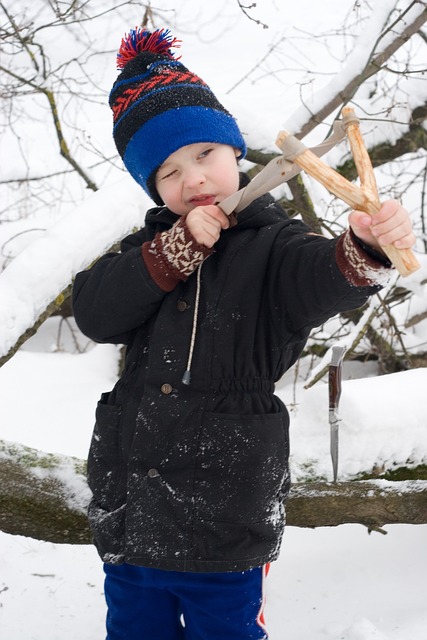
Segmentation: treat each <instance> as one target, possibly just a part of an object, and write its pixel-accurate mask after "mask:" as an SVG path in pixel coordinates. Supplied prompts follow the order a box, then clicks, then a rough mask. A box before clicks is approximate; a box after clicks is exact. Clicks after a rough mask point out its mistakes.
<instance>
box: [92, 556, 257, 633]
mask: <svg viewBox="0 0 427 640" xmlns="http://www.w3.org/2000/svg"><path fill="white" fill-rule="evenodd" d="M104 570H105V574H106V578H105V598H106V601H107V606H108V614H107V640H153V639H155V640H255V639H256V640H261V639H266V638H267V633H266V631H265V626H264V619H263V607H264V596H263V583H264V576H265V568H263V567H260V568H255V569H251V570H250V571H244V572H236V573H182V572H178V571H162V570H160V569H147V568H145V567H136V566H133V565H128V564H122V565H109V564H106V565H104Z"/></svg>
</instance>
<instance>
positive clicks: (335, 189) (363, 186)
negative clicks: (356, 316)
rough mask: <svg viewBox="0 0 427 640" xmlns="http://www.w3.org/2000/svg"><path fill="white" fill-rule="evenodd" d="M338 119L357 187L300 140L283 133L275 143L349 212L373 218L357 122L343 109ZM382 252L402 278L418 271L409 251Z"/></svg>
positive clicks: (374, 200) (374, 196) (376, 206)
mask: <svg viewBox="0 0 427 640" xmlns="http://www.w3.org/2000/svg"><path fill="white" fill-rule="evenodd" d="M342 116H343V124H344V127H345V129H346V133H347V137H348V140H349V143H350V148H351V152H352V155H353V159H354V162H355V165H356V169H357V173H358V175H359V179H360V187H358V186H357V185H355V184H353V183H352V182H349V181H348V180H347V179H346V178H344V177H343V176H341V175H340V174H339V173H337V172H336V171H335V170H334V169H332V168H331V167H328V165H326V164H325V163H324V162H323V161H322V160H321V159H320V158H319V157H317V156H316V155H315V154H314V153H313V152H312V151H310V149H307V147H306V146H305V145H304V144H303V143H302V142H301V141H300V140H298V139H297V138H295V136H292V135H291V134H289V133H288V132H287V131H281V132H280V133H279V135H278V137H277V140H276V144H277V146H278V147H279V148H280V149H281V150H282V151H283V154H284V156H285V158H286V159H287V160H291V161H292V162H294V163H295V164H297V165H298V166H300V167H301V168H302V169H304V171H306V173H308V174H309V175H311V176H312V177H313V178H315V179H316V180H318V181H319V182H320V183H321V184H323V186H325V187H326V189H328V191H330V192H331V193H333V194H334V195H335V196H337V197H338V198H340V199H341V200H344V202H346V203H347V204H348V205H350V206H351V207H352V208H353V209H357V210H358V211H364V212H365V213H368V214H370V215H374V214H375V213H377V212H378V211H379V210H380V208H381V203H380V200H379V197H378V189H377V184H376V180H375V176H374V172H373V168H372V163H371V160H370V158H369V155H368V152H367V150H366V147H365V144H364V142H363V138H362V135H361V132H360V129H359V119H358V118H357V116H356V115H355V112H354V109H352V108H351V107H344V109H343V111H342ZM382 250H383V251H384V253H385V254H386V255H387V257H388V258H389V260H390V261H391V262H392V263H393V265H394V266H395V267H396V269H397V270H398V272H399V273H400V275H402V276H408V275H410V274H411V273H413V272H414V271H416V270H417V269H419V268H420V263H419V262H418V260H417V258H416V257H415V255H414V253H413V252H412V250H411V249H397V248H396V247H394V246H393V245H387V246H383V247H382Z"/></svg>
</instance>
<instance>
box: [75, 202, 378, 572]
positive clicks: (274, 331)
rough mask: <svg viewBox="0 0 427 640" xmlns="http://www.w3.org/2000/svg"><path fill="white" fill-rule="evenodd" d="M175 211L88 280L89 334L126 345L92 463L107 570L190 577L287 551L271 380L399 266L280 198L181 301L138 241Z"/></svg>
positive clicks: (96, 521)
mask: <svg viewBox="0 0 427 640" xmlns="http://www.w3.org/2000/svg"><path fill="white" fill-rule="evenodd" d="M177 219H178V216H176V215H175V214H173V213H171V212H170V211H168V210H167V209H165V208H155V209H152V210H150V211H149V212H148V214H147V218H146V226H145V227H144V228H143V229H142V230H140V231H139V232H137V233H135V234H133V235H131V236H129V237H128V238H126V239H125V240H124V241H123V242H122V248H121V252H120V253H110V254H108V255H106V256H104V257H102V258H101V259H100V260H99V261H98V262H97V263H96V264H95V265H94V266H93V267H92V268H91V269H89V270H87V271H84V272H82V273H80V274H78V275H77V277H76V281H75V286H74V294H73V305H74V314H75V318H76V321H77V324H78V325H79V327H80V328H81V330H82V331H83V332H84V333H85V334H86V335H87V336H89V337H91V338H92V339H94V340H95V341H98V342H111V343H116V344H122V343H123V344H125V345H126V346H127V349H126V361H125V366H124V370H123V373H122V374H121V377H120V379H119V381H118V382H117V384H116V385H115V387H114V389H113V390H112V391H111V392H109V393H104V394H103V395H102V397H101V399H100V401H99V403H98V406H97V410H96V425H95V428H94V433H93V438H92V442H91V448H90V453H89V460H88V481H89V485H90V488H91V490H92V493H93V499H92V501H91V504H90V507H89V519H90V523H91V527H92V531H93V535H94V541H95V544H96V546H97V548H98V551H99V553H100V556H101V557H102V559H103V560H104V561H105V562H110V563H122V562H128V563H132V564H137V565H143V566H147V567H157V568H160V569H168V570H178V571H209V572H211V571H244V570H247V569H249V568H251V567H255V566H260V565H263V564H265V563H266V562H269V561H272V560H274V559H275V558H277V556H278V552H279V547H280V543H281V538H282V533H283V529H284V523H285V514H284V503H285V499H286V496H287V493H288V490H289V471H288V455H289V441H288V423H289V418H288V413H287V411H286V408H285V406H284V405H283V403H282V402H281V401H280V400H279V399H278V398H277V397H276V396H275V395H274V384H275V382H276V381H277V380H279V378H280V377H281V376H282V375H283V373H284V372H285V371H286V370H287V369H288V368H289V367H290V366H291V365H292V364H293V363H294V362H295V360H296V359H297V358H298V356H299V355H300V353H301V351H302V349H303V347H304V344H305V342H306V340H307V337H308V334H309V332H310V330H311V329H312V328H313V327H316V326H319V325H321V324H322V323H323V322H325V321H326V320H327V319H328V318H330V317H332V316H334V315H335V314H337V313H339V312H341V311H344V310H348V309H353V308H356V307H359V306H361V305H362V304H363V303H364V302H365V301H366V300H367V298H368V296H369V295H371V294H373V293H375V292H376V291H378V290H379V289H380V286H379V284H378V282H380V280H381V276H382V275H383V274H384V272H385V271H387V269H386V267H385V266H384V265H382V264H381V262H379V261H377V260H375V258H374V257H373V256H370V255H369V254H367V253H365V252H364V251H363V249H362V248H361V247H360V246H359V245H358V243H357V242H356V241H355V240H354V239H352V237H351V234H350V233H349V232H346V233H345V234H344V235H343V236H341V237H340V238H339V239H333V240H328V239H325V238H324V237H321V236H317V235H315V234H312V233H310V231H309V229H308V228H307V227H306V226H305V225H304V224H303V223H302V222H300V221H297V220H291V219H289V218H288V217H287V216H286V214H284V213H283V210H282V209H281V207H279V206H278V205H277V204H276V203H275V202H274V200H273V198H272V197H271V196H270V195H269V194H267V195H266V196H263V197H262V198H259V199H258V200H256V201H255V202H254V203H253V204H252V205H250V206H249V207H248V208H247V209H245V211H243V212H242V213H240V214H239V216H238V224H237V226H235V227H232V228H230V229H228V230H226V231H224V232H222V234H221V236H220V239H219V241H218V242H217V243H216V245H215V253H214V254H213V255H211V256H210V257H209V258H207V259H206V260H205V261H204V263H203V268H202V270H201V290H200V294H201V295H200V301H199V309H198V315H197V321H196V326H195V329H196V335H195V342H194V353H193V359H192V371H191V384H190V385H185V384H183V382H182V376H183V373H184V371H185V369H186V366H187V360H188V356H189V349H190V343H191V336H192V331H193V322H194V319H195V313H194V311H195V309H194V306H195V301H196V281H197V273H193V274H192V275H191V276H190V277H189V278H188V279H187V280H186V281H184V282H180V283H179V284H178V285H177V286H176V287H175V288H174V289H173V290H172V291H171V292H169V293H165V292H164V291H162V290H161V289H160V288H159V287H158V286H157V285H156V284H155V283H154V281H153V279H152V278H151V276H150V274H149V272H148V270H147V268H146V265H145V263H144V260H143V258H142V254H141V245H142V244H143V243H144V242H146V241H151V240H152V239H153V238H154V236H155V234H156V233H157V232H161V231H164V230H166V229H169V228H170V227H171V226H172V224H173V223H174V222H176V220H177Z"/></svg>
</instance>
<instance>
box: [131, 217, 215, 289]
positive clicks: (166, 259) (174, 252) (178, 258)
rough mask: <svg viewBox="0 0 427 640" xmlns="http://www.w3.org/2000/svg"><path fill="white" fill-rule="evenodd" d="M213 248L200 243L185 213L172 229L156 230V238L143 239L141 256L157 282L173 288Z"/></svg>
mask: <svg viewBox="0 0 427 640" xmlns="http://www.w3.org/2000/svg"><path fill="white" fill-rule="evenodd" d="M213 252H214V250H213V249H208V247H205V246H204V245H201V244H198V243H197V242H196V240H195V239H194V238H193V236H192V235H191V233H190V231H189V230H188V227H187V225H186V219H185V216H183V217H182V218H180V219H179V220H178V221H177V222H175V224H174V225H173V227H171V229H169V230H168V231H163V232H162V233H157V234H156V235H155V237H154V240H152V241H151V242H144V244H143V245H142V256H143V258H144V262H145V264H146V267H147V269H148V271H149V273H150V275H151V277H152V278H153V280H154V282H155V283H156V284H157V286H159V287H160V288H161V289H163V291H172V290H173V289H174V288H175V287H176V285H177V284H178V282H180V281H181V280H186V279H187V278H188V277H189V276H190V275H191V274H192V273H193V271H195V270H196V269H197V267H198V266H199V264H201V263H202V262H203V261H204V260H205V258H207V257H208V256H210V255H211V254H212V253H213Z"/></svg>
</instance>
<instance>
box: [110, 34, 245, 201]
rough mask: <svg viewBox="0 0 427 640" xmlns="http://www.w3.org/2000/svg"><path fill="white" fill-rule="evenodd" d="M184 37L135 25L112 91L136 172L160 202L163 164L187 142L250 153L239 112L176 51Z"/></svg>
mask: <svg viewBox="0 0 427 640" xmlns="http://www.w3.org/2000/svg"><path fill="white" fill-rule="evenodd" d="M179 43H180V40H177V39H176V38H174V37H173V36H172V35H171V34H170V32H169V30H168V29H166V30H165V29H158V30H156V31H154V32H152V33H151V32H149V31H147V30H145V29H138V28H137V29H133V30H131V31H130V33H129V34H128V35H127V36H125V37H124V38H123V40H122V44H121V47H120V49H119V52H118V54H117V67H118V69H122V72H121V73H120V75H119V76H118V78H117V80H116V82H115V83H114V85H113V88H112V90H111V93H110V100H109V102H110V107H111V108H112V111H113V119H114V128H113V136H114V141H115V143H116V147H117V150H118V152H119V154H120V156H121V157H122V159H123V163H124V165H125V167H126V168H127V170H128V171H129V173H130V174H131V175H132V177H133V178H134V179H135V180H136V182H138V184H140V185H141V187H142V188H143V189H144V190H145V191H146V192H147V193H148V195H149V196H150V197H151V198H152V199H153V200H154V202H156V204H163V202H162V200H161V198H160V196H159V194H158V193H157V190H156V187H155V175H156V171H157V169H158V168H159V167H160V165H161V164H163V162H164V161H165V160H166V159H167V158H168V157H169V156H170V155H171V153H174V152H175V151H177V150H178V149H180V148H181V147H184V146H185V145H188V144H193V143H196V142H212V143H221V144H227V145H230V146H232V147H235V148H236V149H238V150H240V156H239V157H240V158H242V157H243V156H244V155H245V153H246V145H245V142H244V140H243V137H242V134H241V133H240V131H239V128H238V126H237V124H236V121H235V120H234V118H233V117H232V116H231V115H230V113H228V111H227V110H226V109H225V108H224V107H223V106H222V105H221V103H220V102H219V101H218V100H217V99H216V97H215V96H214V94H213V93H212V91H211V89H210V88H209V87H208V86H207V84H205V82H203V80H201V79H200V78H199V77H198V76H196V75H195V74H194V73H192V72H191V71H189V70H188V69H187V68H186V67H184V65H183V64H181V62H179V59H177V58H175V57H174V53H172V52H171V50H170V49H171V47H176V48H177V47H179V46H180V45H179Z"/></svg>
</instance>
